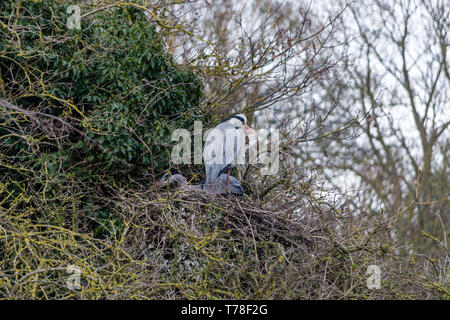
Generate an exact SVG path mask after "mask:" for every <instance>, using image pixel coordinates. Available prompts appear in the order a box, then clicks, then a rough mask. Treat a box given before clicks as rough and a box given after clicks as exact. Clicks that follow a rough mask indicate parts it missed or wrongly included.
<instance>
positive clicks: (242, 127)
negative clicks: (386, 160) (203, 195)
mask: <svg viewBox="0 0 450 320" xmlns="http://www.w3.org/2000/svg"><path fill="white" fill-rule="evenodd" d="M245 131H247V132H249V133H251V134H254V135H256V132H255V131H254V130H253V129H251V128H250V127H249V126H248V125H247V118H246V117H245V115H243V114H237V115H235V116H232V117H230V118H227V119H225V120H224V121H223V122H221V123H220V124H219V125H218V126H216V127H215V128H214V129H213V130H212V131H211V132H210V133H209V134H208V136H207V137H206V142H205V147H204V149H203V159H204V161H205V171H206V180H205V183H204V185H203V186H204V188H205V189H207V190H208V191H209V192H210V193H212V194H214V193H216V191H215V188H220V186H218V183H219V180H220V178H221V175H222V174H224V173H226V186H227V190H228V192H229V193H231V187H232V184H231V181H230V171H231V169H232V168H233V167H234V166H235V163H236V159H237V157H238V155H239V154H240V153H241V152H242V149H243V148H244V146H245ZM236 181H237V180H236Z"/></svg>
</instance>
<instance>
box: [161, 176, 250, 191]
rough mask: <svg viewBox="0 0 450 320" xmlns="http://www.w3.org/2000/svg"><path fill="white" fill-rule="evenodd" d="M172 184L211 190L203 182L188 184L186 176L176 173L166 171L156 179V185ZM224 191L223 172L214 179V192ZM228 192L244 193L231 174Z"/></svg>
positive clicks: (186, 188) (193, 188)
mask: <svg viewBox="0 0 450 320" xmlns="http://www.w3.org/2000/svg"><path fill="white" fill-rule="evenodd" d="M172 184H177V185H178V187H180V188H181V189H183V190H186V191H190V190H201V191H203V192H205V193H208V194H209V193H211V190H210V189H209V188H205V184H204V183H203V184H193V185H191V184H188V183H187V180H186V178H185V177H184V176H183V175H181V174H178V173H177V174H173V175H169V174H167V173H166V174H164V175H163V176H162V178H161V179H160V180H159V181H158V186H164V185H172ZM226 193H227V175H226V174H225V173H223V174H220V175H219V177H218V178H217V180H216V183H215V188H214V194H226ZM230 193H231V194H234V195H236V196H243V195H244V188H242V186H241V184H240V183H239V181H238V180H237V179H236V178H235V177H233V176H230Z"/></svg>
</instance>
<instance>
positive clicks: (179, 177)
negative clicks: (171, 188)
mask: <svg viewBox="0 0 450 320" xmlns="http://www.w3.org/2000/svg"><path fill="white" fill-rule="evenodd" d="M174 182H176V183H178V185H179V186H180V187H184V186H185V185H186V183H187V181H186V178H185V177H183V176H182V175H181V174H174V175H173V176H171V177H170V178H169V183H170V184H172V183H174Z"/></svg>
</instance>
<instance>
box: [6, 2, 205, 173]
mask: <svg viewBox="0 0 450 320" xmlns="http://www.w3.org/2000/svg"><path fill="white" fill-rule="evenodd" d="M66 8H67V4H65V3H64V2H60V1H41V2H35V1H22V5H21V6H20V5H19V1H16V2H3V3H2V4H1V5H0V12H1V15H2V16H3V18H1V21H2V23H3V24H5V25H7V24H8V21H9V17H11V18H13V19H15V18H17V25H20V26H21V29H20V33H19V37H20V45H19V46H18V45H17V44H18V43H17V38H16V37H14V36H12V35H11V37H4V38H2V40H0V51H1V52H2V54H1V56H0V68H1V75H2V78H3V82H4V83H5V84H6V96H7V97H11V98H12V97H14V100H15V101H14V102H15V103H16V104H17V105H19V106H21V107H23V108H26V109H32V110H34V111H41V112H44V113H47V114H51V115H54V116H58V117H61V118H62V119H64V120H67V122H68V123H71V124H73V125H74V126H75V127H76V128H78V129H80V130H83V131H84V132H86V137H89V139H87V138H86V137H85V138H82V137H80V136H79V135H78V134H77V133H76V132H73V130H72V131H71V134H70V135H69V137H68V138H67V139H64V141H61V142H60V143H61V144H62V146H63V147H64V150H67V152H66V154H65V155H63V156H65V157H66V158H67V160H69V161H72V160H75V161H79V160H80V158H82V159H85V160H88V161H89V162H90V163H94V164H95V163H101V166H99V167H98V169H101V170H109V171H114V170H118V169H123V168H124V167H123V164H124V162H127V163H128V164H130V165H131V167H132V168H134V169H136V170H138V169H146V170H148V169H150V167H151V166H152V167H153V168H156V169H157V168H166V167H167V166H168V154H167V148H165V147H164V146H165V145H166V146H167V144H168V143H169V141H170V132H171V130H172V129H173V128H179V127H186V126H189V125H190V124H191V120H190V119H191V118H192V114H194V113H195V112H196V110H195V107H196V106H197V105H198V104H199V100H200V97H201V82H200V81H199V79H198V78H197V77H196V76H195V75H194V74H193V73H192V72H191V71H186V70H184V69H182V68H180V67H178V66H175V65H174V64H173V62H172V60H171V57H170V56H169V55H168V54H167V52H166V48H165V45H164V43H163V41H162V40H161V38H160V36H159V34H158V32H157V31H156V28H155V26H154V25H153V24H151V23H149V21H147V20H146V18H145V16H144V15H143V14H142V12H140V11H138V10H137V9H134V8H128V9H127V8H113V9H109V10H104V11H99V12H98V13H96V14H95V15H93V16H90V17H88V18H87V19H85V20H83V21H82V29H81V30H76V29H74V30H69V29H68V28H67V26H66V21H67V18H68V14H67V13H66ZM80 139H81V140H80ZM98 144H100V145H101V146H102V147H103V149H105V150H99V146H98ZM52 146H53V148H49V147H47V150H46V151H55V150H56V149H60V147H61V145H60V146H55V144H54V143H52ZM17 147H19V148H24V147H25V145H24V144H23V143H22V144H21V145H16V148H17ZM10 151H11V153H13V154H17V152H18V150H10ZM152 155H153V157H154V158H153V159H152ZM33 157H34V155H33ZM117 158H118V159H120V160H121V161H115V160H117ZM125 168H126V166H125Z"/></svg>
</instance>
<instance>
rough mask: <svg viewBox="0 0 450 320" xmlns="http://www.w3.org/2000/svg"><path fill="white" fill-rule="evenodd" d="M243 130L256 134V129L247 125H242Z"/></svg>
mask: <svg viewBox="0 0 450 320" xmlns="http://www.w3.org/2000/svg"><path fill="white" fill-rule="evenodd" d="M244 130H245V131H247V132H248V133H251V134H252V135H254V136H257V134H256V131H255V130H253V129H252V128H250V127H249V126H248V125H244Z"/></svg>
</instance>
